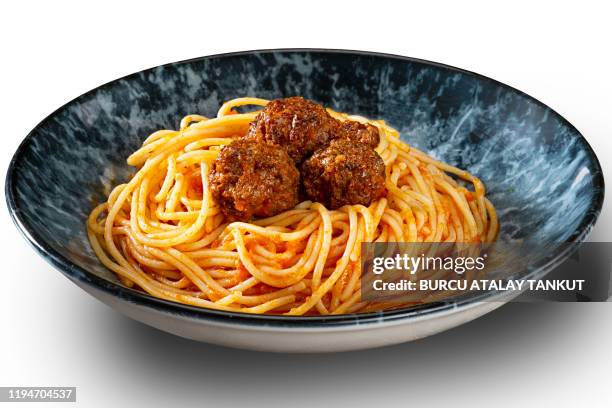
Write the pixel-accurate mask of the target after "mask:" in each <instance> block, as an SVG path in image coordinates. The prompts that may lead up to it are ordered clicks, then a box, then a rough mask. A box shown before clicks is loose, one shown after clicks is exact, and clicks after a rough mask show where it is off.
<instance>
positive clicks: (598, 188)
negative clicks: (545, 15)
mask: <svg viewBox="0 0 612 408" xmlns="http://www.w3.org/2000/svg"><path fill="white" fill-rule="evenodd" d="M245 95H251V96H259V97H262V98H269V99H273V98H278V97H283V96H290V95H301V96H304V97H306V98H310V99H313V100H315V101H318V102H320V103H322V104H324V105H327V106H329V107H332V108H333V109H336V110H339V111H346V112H350V113H356V114H361V115H364V116H368V117H371V118H382V119H385V120H386V121H387V122H388V123H389V124H390V125H392V126H394V127H396V128H398V129H399V130H400V132H401V134H402V138H403V139H404V140H405V141H407V142H408V143H410V144H412V145H414V146H416V147H418V148H421V149H423V150H425V151H427V152H429V153H430V154H432V155H434V156H435V157H437V158H440V159H442V160H444V161H446V162H449V163H452V164H454V165H456V166H458V167H461V168H465V169H468V170H470V171H471V172H472V173H474V174H476V175H477V176H478V177H480V178H481V179H482V180H483V181H484V182H485V183H486V185H487V187H488V191H489V196H490V199H491V200H492V201H493V203H494V204H495V205H496V207H497V209H498V211H499V217H500V220H501V225H502V228H501V234H500V239H501V240H503V241H511V240H515V239H535V240H546V241H551V242H552V241H554V242H562V241H569V242H575V243H578V242H581V241H582V240H584V239H585V237H586V235H587V234H588V233H589V231H590V230H591V228H592V227H593V225H594V223H595V221H596V219H597V216H598V215H599V211H600V209H601V206H602V201H603V195H604V182H603V176H602V172H601V168H600V166H599V163H598V161H597V158H596V157H595V155H594V153H593V151H592V150H591V148H590V146H589V145H588V143H587V142H586V140H585V139H584V138H583V137H582V136H581V135H580V133H579V132H578V131H577V130H576V129H575V128H574V127H573V126H572V125H571V124H570V123H569V122H567V121H566V120H565V119H563V118H562V117H561V116H559V115H558V114H557V113H555V112H554V111H553V110H551V109H550V108H548V107H547V106H545V105H543V104H542V103H540V102H538V101H537V100H535V99H533V98H531V97H529V96H527V95H525V94H524V93H522V92H520V91H517V90H515V89H513V88H510V87H508V86H506V85H503V84H501V83H499V82H496V81H494V80H492V79H489V78H486V77H483V76H480V75H477V74H474V73H471V72H466V71H463V70H460V69H456V68H452V67H448V66H444V65H440V64H436V63H431V62H426V61H420V60H415V59H411V58H406V57H399V56H392V55H382V54H373V53H365V52H353V51H325V50H272V51H253V52H242V53H234V54H225V55H218V56H211V57H204V58H198V59H194V60H190V61H184V62H178V63H173V64H168V65H164V66H160V67H157V68H152V69H149V70H146V71H142V72H139V73H136V74H132V75H129V76H127V77H125V78H122V79H119V80H116V81H113V82H111V83H108V84H106V85H103V86H101V87H99V88H96V89H94V90H92V91H90V92H87V93H86V94H84V95H82V96H80V97H78V98H77V99H75V100H73V101H71V102H69V103H67V104H66V105H64V106H63V107H61V108H60V109H58V110H57V111H55V112H54V113H53V114H51V115H50V116H49V117H47V118H46V119H45V120H43V121H42V122H41V123H40V124H39V125H38V126H37V127H36V128H35V129H34V130H33V131H32V132H31V133H30V134H29V135H28V136H27V137H26V139H25V140H24V141H23V143H22V144H21V146H20V147H19V149H18V150H17V152H16V153H15V156H14V158H13V160H12V162H11V165H10V168H9V171H8V175H7V180H6V193H7V200H8V205H9V209H10V211H11V215H12V216H13V219H14V220H15V223H16V224H17V226H18V228H19V229H20V230H21V231H22V232H23V234H24V236H25V237H26V238H27V239H28V241H29V242H30V243H31V244H32V245H33V246H34V248H35V249H36V250H37V251H38V252H39V253H40V254H41V255H42V256H44V257H45V259H47V260H48V261H49V262H51V263H52V264H53V265H54V266H55V267H57V268H58V269H59V270H60V271H61V272H62V273H64V274H65V275H66V276H67V277H68V278H70V279H71V280H72V281H74V282H75V283H76V284H77V285H79V286H80V287H82V288H83V289H85V290H86V291H88V292H90V293H92V294H93V295H94V296H96V297H98V298H99V299H101V300H102V301H104V302H106V303H108V304H110V305H111V306H113V307H115V308H116V309H118V310H120V311H121V312H123V313H125V314H127V315H128V316H131V317H133V318H135V319H138V320H141V321H143V322H145V323H147V324H150V325H152V326H155V327H158V328H160V329H162V330H166V331H169V332H172V333H175V334H179V335H182V336H185V337H190V338H194V339H198V340H204V341H210V342H214V343H219V344H226V345H230V346H236V347H245V348H253V349H262V350H273V351H332V350H348V349H357V348H365V347H374V346H380V345H385V344H392V343H398V342H401V341H406V340H411V339H414V338H419V337H423V336H426V335H429V334H432V333H435V332H438V331H441V330H444V329H447V328H449V327H452V326H455V325H458V324H461V323H463V322H465V321H468V320H470V319H473V318H475V317H477V316H479V315H482V314H484V313H486V312H488V311H490V310H492V309H494V308H495V307H496V306H498V304H496V303H486V302H485V303H481V302H471V301H469V300H468V301H465V302H462V303H449V304H446V303H439V304H430V305H426V306H422V307H419V308H411V309H406V310H396V311H388V312H380V313H371V314H362V315H344V316H335V317H308V318H299V317H279V316H251V315H245V314H239V313H227V312H219V311H212V310H207V309H199V308H195V307H189V306H184V305H180V304H176V303H173V302H168V301H164V300H159V299H156V298H153V297H151V296H148V295H147V294H144V293H141V292H139V291H135V290H131V289H128V288H125V287H123V286H122V285H121V284H120V283H119V281H118V280H117V279H116V277H115V276H114V275H113V274H112V273H111V272H109V271H108V270H107V269H105V268H104V267H103V266H102V265H101V264H100V263H99V262H98V260H97V259H96V257H95V256H94V254H93V252H92V250H91V248H90V247H89V243H88V241H87V237H86V231H85V220H86V217H87V215H88V213H89V211H90V210H91V208H92V206H93V204H94V203H96V202H100V201H101V200H103V199H104V198H105V194H106V193H108V191H109V189H110V187H111V186H112V185H115V184H117V183H118V182H120V181H123V180H126V179H127V178H128V177H129V173H130V171H131V169H130V168H128V166H127V165H126V164H125V159H126V158H127V156H128V155H129V153H130V152H132V151H133V150H135V149H136V148H137V147H138V146H139V145H140V144H141V142H142V140H143V139H144V138H145V137H146V136H147V135H148V134H149V133H151V132H152V131H154V130H156V129H159V128H176V127H177V126H178V122H179V120H180V118H181V117H182V116H184V115H186V114H189V113H200V114H203V115H214V114H215V112H216V111H217V109H218V108H219V106H220V105H221V103H222V102H223V101H225V100H228V99H231V98H235V97H239V96H245ZM567 255H568V253H567V251H565V252H563V253H562V252H558V253H550V254H548V256H546V257H545V259H544V258H543V259H541V260H540V262H539V265H540V268H541V269H542V270H544V269H546V268H548V267H550V266H551V265H554V264H556V263H557V262H559V261H560V260H561V259H563V258H564V257H565V256H567Z"/></svg>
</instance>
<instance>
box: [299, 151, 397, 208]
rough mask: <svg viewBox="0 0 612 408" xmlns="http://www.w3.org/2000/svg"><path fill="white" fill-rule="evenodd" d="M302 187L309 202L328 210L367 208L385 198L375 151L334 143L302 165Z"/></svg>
mask: <svg viewBox="0 0 612 408" xmlns="http://www.w3.org/2000/svg"><path fill="white" fill-rule="evenodd" d="M302 183H303V184H302V187H303V191H304V193H305V195H306V196H307V197H308V198H309V199H310V200H313V201H318V202H321V203H323V204H324V205H325V206H326V207H328V208H331V209H337V208H340V207H342V206H343V205H347V204H363V205H365V206H367V205H370V204H371V203H372V201H374V200H376V199H378V198H380V197H382V196H384V195H385V194H386V189H385V164H384V162H383V160H382V159H381V158H380V156H379V155H378V153H376V151H374V149H372V148H370V147H368V146H366V145H364V144H361V143H353V142H351V141H350V140H348V139H336V140H333V141H332V142H331V143H330V145H329V146H328V147H326V148H325V149H322V150H319V151H317V152H316V153H315V154H313V155H312V156H311V157H310V158H309V159H308V160H306V161H305V162H304V163H303V164H302Z"/></svg>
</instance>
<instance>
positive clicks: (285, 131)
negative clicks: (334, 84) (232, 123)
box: [247, 96, 338, 165]
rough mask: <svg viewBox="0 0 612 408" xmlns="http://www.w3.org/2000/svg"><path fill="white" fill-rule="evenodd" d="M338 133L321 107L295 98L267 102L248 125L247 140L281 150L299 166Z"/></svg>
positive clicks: (332, 119) (335, 122)
mask: <svg viewBox="0 0 612 408" xmlns="http://www.w3.org/2000/svg"><path fill="white" fill-rule="evenodd" d="M337 132H338V122H337V121H336V120H335V119H334V118H332V117H331V116H330V115H329V114H328V113H327V111H326V110H325V108H324V107H323V106H321V105H319V104H316V103H314V102H312V101H309V100H306V99H304V98H302V97H299V96H295V97H291V98H285V99H275V100H273V101H270V103H268V105H267V106H266V107H265V108H264V110H263V111H261V112H260V113H259V114H258V115H257V117H256V118H255V120H254V121H253V122H252V123H251V126H250V128H249V133H248V135H247V138H251V139H256V140H261V141H265V142H268V143H273V144H277V145H279V146H282V147H283V148H284V149H285V150H286V151H287V153H289V156H290V157H291V158H292V159H293V161H294V162H295V163H297V164H298V165H299V164H300V163H301V162H302V161H303V160H304V159H305V158H306V157H308V156H310V155H311V154H312V153H313V152H314V151H315V150H318V149H320V148H322V147H325V146H327V145H328V144H329V142H330V141H331V140H332V139H333V138H334V137H335V135H336V134H337Z"/></svg>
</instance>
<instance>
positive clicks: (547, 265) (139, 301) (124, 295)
mask: <svg viewBox="0 0 612 408" xmlns="http://www.w3.org/2000/svg"><path fill="white" fill-rule="evenodd" d="M256 53H260V54H265V53H269V54H274V53H321V54H348V55H358V56H370V57H376V58H383V59H393V60H399V61H404V62H410V63H416V64H421V65H425V66H432V67H436V68H441V69H444V70H447V71H450V72H455V73H460V74H463V75H468V76H472V77H475V78H476V79H478V80H481V81H489V82H491V83H493V84H495V85H496V86H500V87H502V88H504V89H507V90H509V91H512V92H515V93H517V94H518V95H520V96H522V97H524V98H526V99H527V100H529V101H531V102H532V103H535V104H536V105H538V106H540V107H543V108H545V109H547V110H548V111H550V112H551V113H552V114H553V115H555V116H556V117H557V119H558V120H559V121H560V123H562V124H563V125H565V126H567V127H568V128H569V129H571V130H573V131H574V132H575V133H576V134H577V135H578V139H579V140H580V141H581V142H582V144H583V146H584V148H585V151H586V153H587V156H588V157H589V159H590V160H591V161H592V163H593V167H594V168H593V169H592V170H594V174H593V184H592V189H593V190H594V196H593V199H592V200H591V203H590V206H589V208H588V210H587V211H586V212H585V213H584V215H583V217H582V220H581V221H580V224H579V225H578V227H577V228H576V229H575V230H574V231H573V232H572V234H571V235H570V237H569V238H568V239H567V241H566V242H567V243H568V244H569V245H564V246H563V249H562V250H561V251H559V252H554V253H553V254H551V255H550V256H548V257H546V258H543V259H542V260H541V262H540V263H539V264H538V265H537V267H536V268H535V271H534V272H535V273H541V274H545V273H547V272H548V271H550V270H552V269H553V268H554V267H556V266H557V265H558V264H560V263H561V262H563V261H564V260H565V259H566V258H567V257H569V256H570V255H571V254H572V253H573V252H574V251H575V250H576V249H577V248H578V246H579V245H580V244H581V243H582V242H583V241H584V240H585V239H586V238H587V236H588V235H589V234H590V232H591V230H592V228H593V226H594V225H595V223H596V221H597V219H598V217H599V214H600V212H601V209H602V206H603V200H604V195H605V183H604V176H603V171H602V168H601V165H600V163H599V159H598V158H597V155H596V154H595V152H594V150H593V148H592V147H591V145H590V144H589V143H588V141H587V140H586V138H585V137H584V136H583V135H582V133H581V132H579V131H578V129H576V127H575V126H573V125H572V124H571V123H570V122H569V121H568V120H567V119H565V118H564V117H563V116H562V115H560V114H559V113H558V112H556V111H555V110H554V109H552V108H551V107H549V106H548V105H546V104H544V103H543V102H540V101H539V100H537V99H536V98H534V97H532V96H530V95H528V94H526V93H525V92H523V91H521V90H519V89H516V88H514V87H512V86H509V85H507V84H504V83H502V82H500V81H497V80H495V79H492V78H490V77H487V76H485V75H481V74H478V73H476V72H472V71H469V70H465V69H462V68H457V67H454V66H451V65H447V64H442V63H439V62H434V61H428V60H424V59H419V58H413V57H407V56H402V55H396V54H388V53H378V52H372V51H360V50H347V49H331V48H330V49H327V48H278V49H274V48H273V49H256V50H247V51H238V52H229V53H220V54H213V55H208V56H202V57H197V58H190V59H186V60H181V61H176V62H170V63H167V64H162V65H157V66H155V67H151V68H148V69H144V70H140V71H137V72H134V73H131V74H129V75H125V76H123V77H120V78H117V79H114V80H112V81H109V82H106V83H104V84H102V85H99V86H97V87H95V88H93V89H91V90H89V91H87V92H85V93H83V94H81V95H79V96H77V97H76V98H74V99H72V100H70V101H68V102H66V103H64V104H63V105H61V106H60V107H59V108H57V109H55V110H54V111H53V112H52V113H50V114H49V115H47V116H46V117H45V118H44V119H43V120H42V121H40V122H39V123H38V124H37V125H36V126H35V127H34V128H33V129H32V130H31V131H30V132H29V133H28V134H27V135H26V137H25V138H24V139H23V141H22V142H21V143H20V144H19V147H18V148H17V150H16V151H15V153H14V155H13V157H12V159H11V161H10V164H9V167H8V170H7V173H6V181H5V195H6V202H7V208H8V210H9V214H10V216H11V219H12V220H13V222H14V224H15V225H16V227H17V229H18V230H19V232H20V233H21V234H22V236H23V237H24V238H25V239H26V241H27V242H28V243H29V244H30V245H31V246H32V247H33V248H34V249H35V250H36V252H37V253H38V254H39V255H41V256H42V257H43V258H44V259H45V260H46V261H47V262H49V263H50V264H51V265H52V266H54V267H55V268H56V269H58V270H59V271H60V272H62V273H63V274H64V275H65V276H67V277H68V278H69V279H70V280H72V281H76V282H79V283H83V284H86V285H89V286H92V287H94V288H96V289H99V290H102V291H104V292H106V293H109V294H111V295H113V296H115V297H118V298H120V299H122V300H125V301H127V302H130V303H134V304H136V305H139V306H144V307H147V308H153V309H156V310H157V311H158V312H166V313H172V314H175V315H180V316H181V317H184V318H193V319H203V320H207V321H211V322H217V323H227V324H234V325H236V324H237V325H248V326H261V325H264V326H267V327H270V328H272V327H277V328H278V327H284V328H313V329H315V328H316V329H324V328H338V327H340V326H350V325H364V324H374V323H383V322H384V323H387V322H396V321H398V320H404V319H409V318H414V317H426V316H428V317H433V315H435V314H440V313H445V312H446V313H452V312H456V311H458V310H459V309H461V308H466V307H469V306H470V305H474V303H476V302H479V301H484V300H487V299H490V298H491V297H492V296H493V295H491V294H486V295H483V296H479V297H478V296H477V297H471V298H468V299H465V300H463V301H451V302H436V303H429V304H424V305H419V306H412V307H407V308H400V309H396V310H386V311H379V312H369V313H361V314H360V313H351V314H341V315H328V316H284V315H267V314H264V315H255V314H249V313H242V312H227V311H221V310H214V309H207V308H201V307H197V306H190V305H185V304H182V303H177V302H174V301H168V300H165V299H160V298H156V297H154V296H151V295H149V294H148V293H146V292H142V291H139V290H135V289H130V288H127V287H124V286H122V285H120V284H118V283H114V282H111V281H108V280H106V279H104V278H102V277H99V276H97V275H96V274H94V273H92V272H90V271H88V270H87V269H85V268H82V267H80V266H79V265H77V264H75V263H73V262H72V261H70V260H69V259H68V258H66V257H65V256H63V255H62V254H61V253H60V252H59V251H56V250H55V249H54V248H53V247H51V246H50V245H49V244H48V243H47V242H46V241H45V240H44V239H42V237H41V236H40V235H39V234H38V232H37V231H36V229H35V228H34V227H33V226H32V225H30V224H29V223H28V222H27V221H26V220H25V218H24V217H23V216H22V214H21V210H20V208H19V204H18V202H17V200H16V171H17V170H16V167H17V164H18V163H19V161H20V158H21V156H22V155H23V154H24V151H25V149H26V148H27V146H28V145H29V143H30V142H31V141H32V140H33V139H34V137H35V135H36V133H37V131H38V129H39V128H41V127H42V126H44V125H45V124H46V123H47V122H48V121H49V120H51V119H52V118H53V117H55V116H56V115H57V114H58V113H59V112H61V111H62V110H64V109H66V108H67V107H68V106H70V105H72V104H73V103H77V102H79V101H82V100H83V99H85V98H87V97H88V96H89V95H91V94H93V93H95V92H97V91H99V90H100V89H102V88H106V87H108V86H111V85H112V84H114V83H117V82H119V81H123V80H128V79H130V78H131V77H134V76H137V75H141V74H146V73H149V72H151V71H153V70H156V69H159V68H165V67H170V66H175V65H179V64H180V65H182V64H189V63H193V62H197V61H202V60H208V59H222V58H228V57H229V58H231V57H240V56H247V55H252V54H256Z"/></svg>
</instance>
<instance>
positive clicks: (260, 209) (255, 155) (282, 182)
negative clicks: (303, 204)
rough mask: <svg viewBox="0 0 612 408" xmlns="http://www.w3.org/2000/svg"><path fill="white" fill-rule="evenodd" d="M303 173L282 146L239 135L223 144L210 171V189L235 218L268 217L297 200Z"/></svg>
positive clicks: (290, 205) (226, 212) (224, 211)
mask: <svg viewBox="0 0 612 408" xmlns="http://www.w3.org/2000/svg"><path fill="white" fill-rule="evenodd" d="M299 179H300V174H299V172H298V170H297V168H296V167H295V165H294V164H293V161H292V160H291V158H290V157H289V155H288V154H287V152H285V150H283V149H282V148H281V147H279V146H275V145H271V144H267V143H259V142H257V141H254V140H247V139H239V140H235V141H233V142H232V143H231V144H229V145H227V146H225V147H223V148H222V149H221V151H220V152H219V155H218V156H217V158H216V160H215V162H214V164H213V167H212V169H211V171H210V175H209V181H210V190H211V192H212V196H213V198H214V199H215V200H216V201H217V203H218V204H219V207H220V208H221V211H222V212H223V213H224V214H225V215H226V216H228V217H229V218H230V219H232V220H243V221H248V220H250V219H251V218H252V217H253V216H257V217H269V216H272V215H275V214H278V213H280V212H283V211H285V210H288V209H290V208H293V207H294V206H295V205H296V204H297V203H298V187H299Z"/></svg>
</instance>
